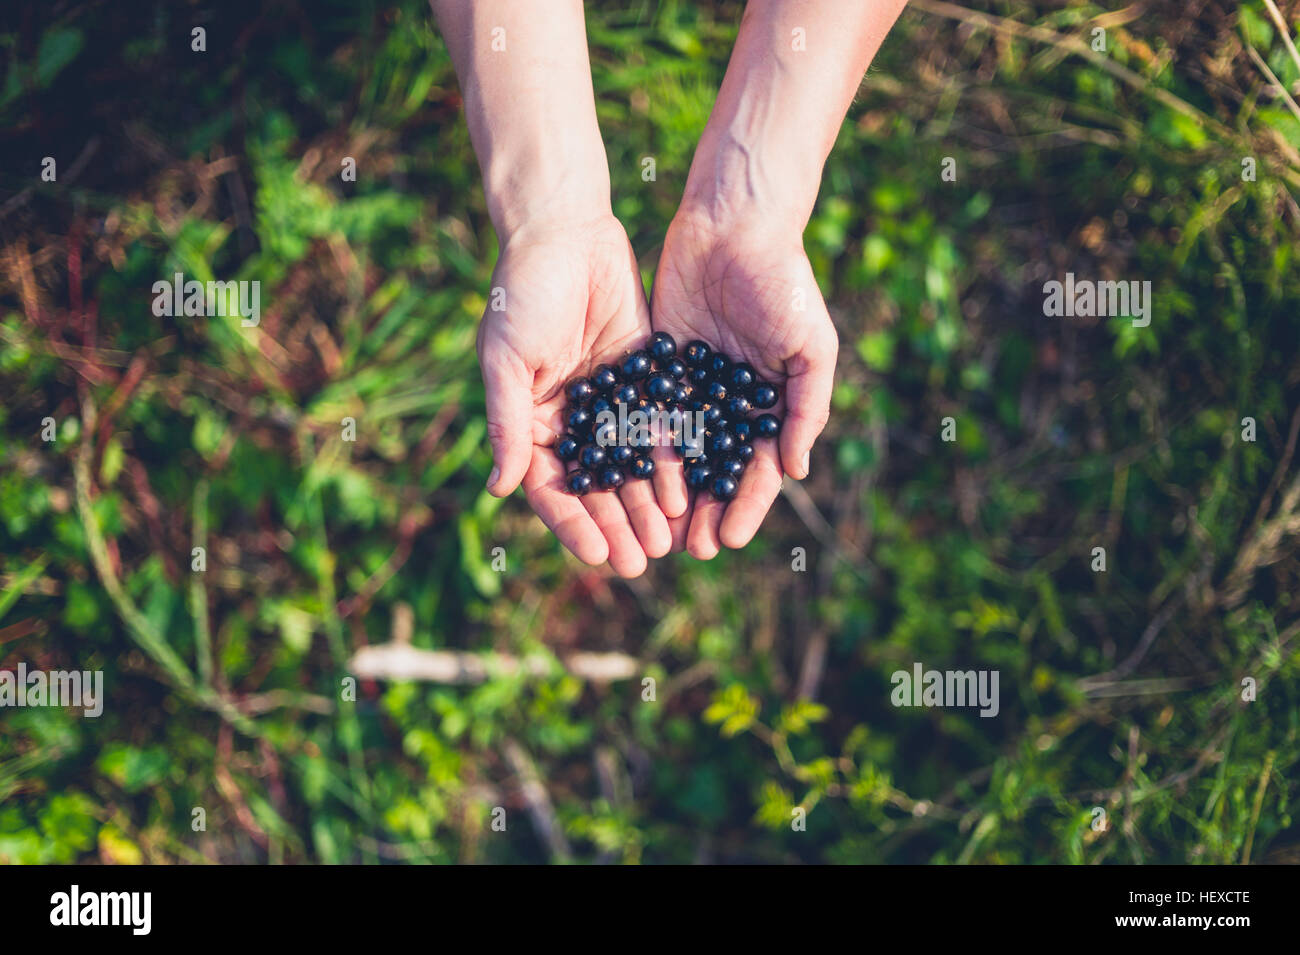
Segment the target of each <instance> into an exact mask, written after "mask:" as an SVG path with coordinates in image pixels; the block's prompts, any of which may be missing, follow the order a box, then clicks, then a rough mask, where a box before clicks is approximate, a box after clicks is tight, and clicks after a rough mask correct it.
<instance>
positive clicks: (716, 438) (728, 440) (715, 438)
mask: <svg viewBox="0 0 1300 955" xmlns="http://www.w3.org/2000/svg"><path fill="white" fill-rule="evenodd" d="M736 444H737V441H736V439H735V438H733V437H732V436H731V432H730V431H715V432H713V433H712V434H711V435H710V436H709V440H708V443H707V444H706V445H705V447H706V448H707V449H708V452H709V454H729V453H730V452H731V451H732V450H734V449H735V447H736Z"/></svg>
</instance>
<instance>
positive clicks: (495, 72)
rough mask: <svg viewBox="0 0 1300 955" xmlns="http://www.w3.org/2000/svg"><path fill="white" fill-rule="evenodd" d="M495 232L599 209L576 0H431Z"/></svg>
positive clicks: (603, 199) (592, 115)
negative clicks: (458, 89) (455, 78)
mask: <svg viewBox="0 0 1300 955" xmlns="http://www.w3.org/2000/svg"><path fill="white" fill-rule="evenodd" d="M430 3H431V5H432V7H433V12H434V16H435V18H436V19H437V21H438V26H439V28H440V30H441V31H442V35H443V38H444V39H445V41H446V43H447V48H448V50H449V51H450V52H451V58H452V62H453V63H454V64H455V66H456V74H457V76H458V77H459V79H460V84H461V93H462V96H463V98H464V102H465V118H466V121H467V123H468V124H469V132H470V139H471V141H472V142H473V144H474V152H475V153H476V154H477V156H478V160H479V167H480V168H481V170H482V172H483V188H484V191H485V193H486V195H487V205H488V213H489V215H490V216H491V217H492V223H493V225H494V226H496V229H497V234H498V235H499V236H500V238H501V240H502V242H505V241H506V240H507V239H508V238H509V237H510V236H511V235H513V234H514V233H516V232H517V231H519V230H520V229H522V228H525V227H526V226H530V225H536V226H537V227H539V228H540V227H544V226H545V224H546V223H554V222H573V221H579V222H581V221H586V220H590V219H594V218H596V217H599V216H601V215H608V214H609V211H610V204H609V168H608V164H607V161H606V158H605V148H604V145H603V144H602V142H601V138H600V130H599V128H598V127H597V124H596V104H595V97H594V94H593V92H592V85H591V66H590V63H589V61H588V57H587V37H586V28H585V25H584V22H583V10H582V3H581V0H546V2H545V3H537V2H528V0H513V2H512V0H473V2H471V0H430Z"/></svg>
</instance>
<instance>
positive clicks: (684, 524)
mask: <svg viewBox="0 0 1300 955" xmlns="http://www.w3.org/2000/svg"><path fill="white" fill-rule="evenodd" d="M690 530H691V506H690V503H689V500H688V502H687V505H686V510H684V511H682V512H681V513H680V514H678V515H677V516H676V517H670V518H668V532H669V533H670V534H671V535H672V538H673V543H672V546H671V547H669V548H668V553H670V554H680V553H681V552H682V551H684V550H686V537H687V535H688V534H689V533H690Z"/></svg>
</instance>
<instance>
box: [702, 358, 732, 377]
mask: <svg viewBox="0 0 1300 955" xmlns="http://www.w3.org/2000/svg"><path fill="white" fill-rule="evenodd" d="M705 367H706V368H708V369H709V374H711V375H712V376H713V377H714V378H715V379H716V380H718V381H724V380H726V378H727V377H728V376H729V375H730V373H731V359H730V358H728V357H727V356H726V355H724V354H722V353H721V352H714V353H713V357H712V358H710V359H709V363H708V365H706V366H705Z"/></svg>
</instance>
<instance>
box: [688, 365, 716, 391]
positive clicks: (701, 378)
mask: <svg viewBox="0 0 1300 955" xmlns="http://www.w3.org/2000/svg"><path fill="white" fill-rule="evenodd" d="M686 380H687V381H688V382H689V383H690V385H691V387H692V388H696V389H698V390H700V391H701V392H703V390H704V389H705V388H708V387H709V382H710V381H711V380H712V379H711V378H710V377H709V369H707V368H692V369H691V370H690V371H688V372H687V373H686Z"/></svg>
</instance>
